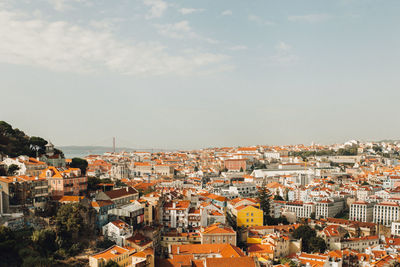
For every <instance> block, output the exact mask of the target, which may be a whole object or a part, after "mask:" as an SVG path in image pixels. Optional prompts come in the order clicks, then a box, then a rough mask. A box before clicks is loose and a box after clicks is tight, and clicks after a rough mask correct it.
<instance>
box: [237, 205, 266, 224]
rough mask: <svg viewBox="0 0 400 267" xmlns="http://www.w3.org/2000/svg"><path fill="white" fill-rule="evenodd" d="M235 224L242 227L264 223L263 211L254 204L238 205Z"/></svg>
mask: <svg viewBox="0 0 400 267" xmlns="http://www.w3.org/2000/svg"><path fill="white" fill-rule="evenodd" d="M236 214H237V216H236V225H237V226H243V227H251V226H262V225H264V222H263V220H264V215H263V211H262V210H260V209H258V208H256V207H254V206H239V207H237V208H236Z"/></svg>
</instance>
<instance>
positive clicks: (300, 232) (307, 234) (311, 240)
mask: <svg viewBox="0 0 400 267" xmlns="http://www.w3.org/2000/svg"><path fill="white" fill-rule="evenodd" d="M293 237H294V238H296V239H300V238H301V239H302V240H301V247H302V251H304V252H307V253H312V252H317V251H318V252H324V251H325V250H326V244H325V241H324V240H323V239H322V238H320V237H317V234H316V232H315V230H314V229H312V228H311V227H310V226H308V225H301V226H299V227H298V228H297V229H296V230H294V232H293Z"/></svg>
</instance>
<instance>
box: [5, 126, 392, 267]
mask: <svg viewBox="0 0 400 267" xmlns="http://www.w3.org/2000/svg"><path fill="white" fill-rule="evenodd" d="M0 141H1V142H0V144H1V145H0V149H1V150H0V151H1V159H0V160H1V165H0V174H1V176H0V188H1V191H0V192H1V196H2V197H1V224H2V225H3V226H1V227H2V228H1V232H0V237H1V238H0V240H1V242H2V243H0V244H1V247H2V253H4V251H7V255H5V256H7V257H6V258H5V260H4V262H5V263H6V264H7V265H8V266H13V265H18V264H22V265H23V266H28V265H29V266H56V265H57V266H72V265H73V266H91V267H100V266H219V265H222V266H226V265H227V264H229V265H231V266H338V267H340V266H397V265H396V264H398V263H399V262H400V257H399V253H398V250H399V249H400V164H399V160H400V141H380V142H371V141H368V142H361V141H357V140H350V141H348V142H345V143H342V144H332V145H320V144H310V145H286V146H267V145H257V146H248V147H214V148H204V149H197V150H177V151H169V152H145V151H121V152H115V148H114V151H110V152H105V153H103V154H98V155H95V154H91V155H87V156H85V157H83V158H77V157H75V158H72V159H71V158H66V157H65V156H64V154H63V152H62V151H61V150H60V149H57V148H56V147H55V145H54V144H52V143H51V142H49V141H47V140H45V139H43V138H41V137H34V136H28V135H25V133H24V132H23V131H21V130H19V129H16V128H13V127H12V126H11V125H10V124H8V123H6V122H4V121H3V122H0ZM27 235H28V237H27ZM29 235H31V238H29ZM12 242H14V243H12ZM11 244H13V245H12V246H11ZM21 244H24V246H23V247H20V245H21ZM23 255H28V256H26V257H24V256H23Z"/></svg>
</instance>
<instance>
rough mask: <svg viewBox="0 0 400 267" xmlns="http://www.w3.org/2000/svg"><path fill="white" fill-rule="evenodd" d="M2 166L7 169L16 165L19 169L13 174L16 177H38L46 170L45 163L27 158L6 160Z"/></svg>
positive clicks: (20, 157)
mask: <svg viewBox="0 0 400 267" xmlns="http://www.w3.org/2000/svg"><path fill="white" fill-rule="evenodd" d="M3 164H4V165H6V166H7V167H9V166H11V165H17V166H18V167H19V169H18V170H17V171H16V172H15V174H16V175H27V176H39V175H40V173H41V172H42V171H43V170H44V169H46V168H47V164H46V163H45V162H43V161H40V160H37V159H35V158H31V157H28V156H19V157H17V158H6V159H5V160H4V161H3Z"/></svg>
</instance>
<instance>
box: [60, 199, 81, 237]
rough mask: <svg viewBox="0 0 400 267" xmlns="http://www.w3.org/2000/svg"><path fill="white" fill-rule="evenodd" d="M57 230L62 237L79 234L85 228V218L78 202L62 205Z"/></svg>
mask: <svg viewBox="0 0 400 267" xmlns="http://www.w3.org/2000/svg"><path fill="white" fill-rule="evenodd" d="M56 227H57V232H58V233H60V234H61V237H64V238H65V237H67V238H68V237H69V236H70V235H72V234H75V235H77V234H79V233H80V231H81V230H82V229H83V218H82V216H81V214H80V208H79V205H77V204H66V205H62V206H61V207H60V208H59V209H58V211H57V215H56Z"/></svg>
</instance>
